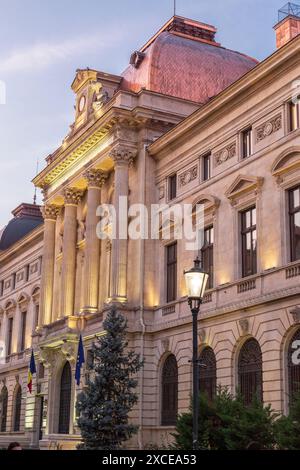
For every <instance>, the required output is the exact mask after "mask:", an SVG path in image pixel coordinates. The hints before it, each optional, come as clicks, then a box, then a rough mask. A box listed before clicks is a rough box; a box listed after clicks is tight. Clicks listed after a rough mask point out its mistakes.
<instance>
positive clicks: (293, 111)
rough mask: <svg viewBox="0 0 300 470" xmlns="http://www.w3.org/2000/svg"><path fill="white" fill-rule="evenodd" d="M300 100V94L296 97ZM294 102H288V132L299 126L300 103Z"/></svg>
mask: <svg viewBox="0 0 300 470" xmlns="http://www.w3.org/2000/svg"><path fill="white" fill-rule="evenodd" d="M298 100H299V101H300V96H299V97H298ZM299 101H298V102H297V103H294V102H293V101H290V103H289V130H290V132H293V131H295V130H296V129H299V127H300V103H299Z"/></svg>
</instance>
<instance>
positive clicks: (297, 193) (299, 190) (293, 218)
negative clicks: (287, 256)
mask: <svg viewBox="0 0 300 470" xmlns="http://www.w3.org/2000/svg"><path fill="white" fill-rule="evenodd" d="M289 217H290V234H291V261H297V260H299V259H300V185H299V186H297V187H296V188H293V189H291V190H290V191H289Z"/></svg>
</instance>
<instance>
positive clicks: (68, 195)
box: [64, 188, 83, 206]
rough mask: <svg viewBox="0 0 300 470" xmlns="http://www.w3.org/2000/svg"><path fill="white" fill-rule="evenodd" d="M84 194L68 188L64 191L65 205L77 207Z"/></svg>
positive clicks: (78, 190)
mask: <svg viewBox="0 0 300 470" xmlns="http://www.w3.org/2000/svg"><path fill="white" fill-rule="evenodd" d="M82 195H83V192H82V191H81V190H80V189H77V188H66V189H65V190H64V199H65V204H69V205H74V206H77V204H79V202H80V199H81V198H82Z"/></svg>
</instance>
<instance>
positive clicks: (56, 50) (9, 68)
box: [0, 30, 121, 73]
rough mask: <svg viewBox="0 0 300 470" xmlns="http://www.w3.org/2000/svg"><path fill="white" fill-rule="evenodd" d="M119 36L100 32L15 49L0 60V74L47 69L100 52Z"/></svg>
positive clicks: (116, 33) (115, 32) (115, 33)
mask: <svg viewBox="0 0 300 470" xmlns="http://www.w3.org/2000/svg"><path fill="white" fill-rule="evenodd" d="M120 35H121V32H120V31H119V32H118V31H114V33H113V34H112V33H111V31H110V32H109V33H108V34H107V33H106V32H104V31H103V30H102V32H101V34H99V33H98V34H93V35H88V36H79V37H76V38H73V39H68V40H65V41H62V42H57V43H49V42H41V43H37V44H32V45H30V46H28V47H25V48H21V49H15V50H13V51H11V53H10V54H9V55H8V56H7V57H6V58H5V57H4V58H3V59H0V72H1V73H12V72H25V71H28V70H29V71H35V70H39V69H42V68H45V67H49V66H51V65H55V64H57V63H59V62H63V61H65V60H67V59H69V58H71V57H74V56H78V55H80V54H82V53H83V52H85V51H88V52H91V51H95V50H97V51H100V50H101V49H103V48H104V47H108V46H109V47H111V46H112V45H113V43H115V42H116V41H117V40H119V39H120Z"/></svg>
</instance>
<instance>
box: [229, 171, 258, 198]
mask: <svg viewBox="0 0 300 470" xmlns="http://www.w3.org/2000/svg"><path fill="white" fill-rule="evenodd" d="M263 181H264V178H262V177H260V176H249V175H239V176H238V177H237V178H236V179H235V180H234V181H233V183H232V184H231V185H230V186H229V188H228V189H227V190H226V191H225V196H226V197H227V198H228V199H230V200H231V201H233V200H235V199H237V198H239V197H240V196H242V195H244V194H246V193H251V192H253V193H255V192H257V191H258V190H259V189H260V188H261V186H262V184H263Z"/></svg>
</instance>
